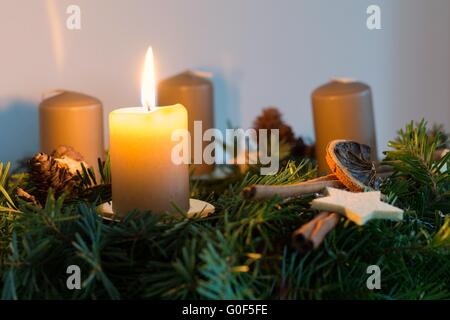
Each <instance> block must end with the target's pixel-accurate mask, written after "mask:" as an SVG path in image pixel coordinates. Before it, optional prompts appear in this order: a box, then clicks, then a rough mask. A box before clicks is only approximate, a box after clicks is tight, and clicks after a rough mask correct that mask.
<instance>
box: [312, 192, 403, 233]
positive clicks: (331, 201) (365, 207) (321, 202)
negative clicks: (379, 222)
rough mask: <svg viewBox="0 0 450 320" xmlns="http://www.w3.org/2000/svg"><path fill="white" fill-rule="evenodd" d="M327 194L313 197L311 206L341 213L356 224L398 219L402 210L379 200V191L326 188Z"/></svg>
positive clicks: (401, 215)
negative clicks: (374, 220) (375, 220)
mask: <svg viewBox="0 0 450 320" xmlns="http://www.w3.org/2000/svg"><path fill="white" fill-rule="evenodd" d="M327 193H328V195H327V196H326V197H323V198H318V199H314V200H313V201H312V202H311V207H312V208H314V209H317V210H322V211H332V212H337V213H340V214H343V215H344V216H346V217H347V218H348V219H349V220H351V221H353V222H355V223H356V224H359V225H363V224H365V223H366V222H368V221H370V220H372V219H388V220H395V221H400V220H402V219H403V210H401V209H399V208H397V207H394V206H391V205H390V204H387V203H385V202H382V201H381V200H380V198H381V192H380V191H370V192H349V191H345V190H340V189H335V188H327Z"/></svg>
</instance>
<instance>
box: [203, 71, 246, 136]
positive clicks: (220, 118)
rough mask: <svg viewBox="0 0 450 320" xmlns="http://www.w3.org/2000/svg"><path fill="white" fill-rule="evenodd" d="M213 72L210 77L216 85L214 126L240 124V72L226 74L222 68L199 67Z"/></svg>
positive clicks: (223, 127) (221, 127)
mask: <svg viewBox="0 0 450 320" xmlns="http://www.w3.org/2000/svg"><path fill="white" fill-rule="evenodd" d="M197 70H201V71H205V72H210V73H212V78H211V79H210V80H211V81H212V83H213V86H214V126H215V127H216V128H217V129H220V130H225V129H227V128H231V127H233V128H234V127H239V126H240V122H241V119H240V92H239V83H240V79H241V76H240V74H239V73H238V72H231V73H229V74H228V75H225V74H224V72H223V71H222V70H220V69H215V68H206V67H205V68H201V67H200V68H198V69H197Z"/></svg>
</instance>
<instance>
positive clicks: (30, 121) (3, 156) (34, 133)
mask: <svg viewBox="0 0 450 320" xmlns="http://www.w3.org/2000/svg"><path fill="white" fill-rule="evenodd" d="M38 149H39V120H38V109H37V106H36V104H35V103H33V102H31V101H26V100H22V99H14V98H13V99H6V100H2V101H0V162H3V163H6V162H8V161H10V162H11V164H12V166H13V167H16V168H17V167H18V166H20V165H22V164H23V162H24V161H25V159H29V158H31V157H32V156H33V154H35V153H36V152H37V151H38Z"/></svg>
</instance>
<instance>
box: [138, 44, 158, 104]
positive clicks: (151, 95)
mask: <svg viewBox="0 0 450 320" xmlns="http://www.w3.org/2000/svg"><path fill="white" fill-rule="evenodd" d="M141 103H142V107H144V109H146V110H148V111H151V110H154V109H155V108H156V85H155V65H154V62H153V50H152V47H148V50H147V54H146V56H145V66H144V71H143V73H142V83H141Z"/></svg>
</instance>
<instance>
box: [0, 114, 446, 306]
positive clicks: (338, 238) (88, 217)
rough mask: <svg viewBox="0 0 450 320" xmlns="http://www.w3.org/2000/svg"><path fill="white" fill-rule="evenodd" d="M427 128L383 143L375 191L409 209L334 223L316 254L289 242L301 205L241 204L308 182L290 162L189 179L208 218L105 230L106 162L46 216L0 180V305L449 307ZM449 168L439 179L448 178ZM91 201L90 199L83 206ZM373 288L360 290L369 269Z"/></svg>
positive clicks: (442, 224) (438, 171)
mask: <svg viewBox="0 0 450 320" xmlns="http://www.w3.org/2000/svg"><path fill="white" fill-rule="evenodd" d="M426 132H427V130H426V124H425V123H421V124H419V125H414V124H410V125H408V126H407V128H406V129H405V130H404V131H401V132H400V133H399V137H398V139H397V140H395V141H393V142H391V143H390V147H391V148H392V150H390V151H388V152H387V157H386V163H387V164H389V165H392V166H393V167H394V169H395V173H394V175H393V176H392V177H391V178H389V179H388V180H387V181H386V182H385V183H384V185H383V192H384V193H385V194H387V195H389V198H390V199H391V200H395V201H396V204H397V205H400V206H401V207H402V208H404V209H405V210H406V212H405V219H404V221H402V222H391V221H372V222H370V223H369V224H367V225H366V226H364V227H360V226H356V225H355V224H353V223H352V222H350V221H348V220H346V219H345V218H342V219H341V221H340V223H339V224H338V226H337V228H336V229H335V230H334V231H332V232H331V233H330V234H329V235H328V236H327V238H326V239H325V241H324V243H323V245H322V246H321V247H320V248H319V249H318V250H316V251H313V252H310V253H308V254H306V255H303V256H302V255H299V254H298V253H296V252H295V251H294V250H292V248H291V246H290V235H291V232H292V231H293V230H295V229H296V228H297V227H299V226H300V225H302V224H304V223H306V222H307V221H309V220H310V219H311V218H312V217H313V215H314V214H315V213H314V211H313V210H311V208H310V206H309V203H310V201H311V199H312V197H311V196H309V197H302V198H297V199H291V200H288V201H282V200H281V199H279V198H278V197H274V198H272V199H269V200H267V201H261V202H248V201H244V199H243V198H242V196H241V191H242V189H243V188H244V187H245V186H247V185H250V184H253V183H260V184H286V183H293V182H297V181H302V180H306V179H309V178H311V177H314V176H315V175H316V171H315V168H314V166H312V165H311V163H310V162H309V161H306V160H303V161H297V162H294V161H289V162H287V163H286V164H285V165H284V167H283V168H282V169H281V170H280V172H279V173H278V174H277V175H274V176H266V177H263V176H259V174H258V173H257V172H254V171H250V172H248V173H247V174H245V175H242V174H241V173H240V171H239V170H238V169H237V168H233V173H232V174H231V176H230V177H229V178H227V179H224V180H222V181H195V182H194V181H193V182H192V186H191V196H192V197H195V198H199V199H203V200H207V201H210V202H211V203H212V204H214V205H215V207H216V212H215V213H214V214H213V215H211V216H209V217H207V218H200V217H194V218H191V219H188V218H186V217H185V216H182V215H180V216H177V217H174V216H161V215H154V214H151V213H147V212H130V214H129V215H128V216H127V217H126V218H125V219H124V221H122V222H114V221H107V220H104V219H103V218H102V217H100V216H99V215H98V214H97V204H98V203H100V202H102V201H105V200H107V199H110V197H111V195H110V183H111V180H110V174H109V164H108V162H106V163H105V164H103V163H101V166H100V168H101V170H100V171H101V172H102V178H101V181H96V180H94V179H92V178H93V177H92V173H89V172H88V171H86V172H85V170H82V171H83V172H80V175H81V176H82V178H83V179H84V180H83V181H84V187H83V188H84V190H85V191H86V192H87V193H80V196H79V199H75V201H74V200H73V199H72V200H70V201H68V200H67V199H65V197H64V196H63V197H60V198H58V199H55V198H54V196H53V194H52V192H49V196H48V198H47V201H46V204H45V206H44V207H43V208H41V207H38V206H35V205H32V204H30V203H28V202H25V201H23V200H21V199H19V198H16V197H15V196H14V194H15V188H17V187H18V186H24V185H27V184H30V183H31V182H30V181H28V180H27V176H26V175H21V176H20V177H18V176H13V177H11V176H9V175H8V170H7V169H8V167H7V166H6V167H2V168H1V170H0V191H1V192H0V276H1V280H0V288H1V292H2V298H4V299H36V298H39V299H61V298H62V299H124V298H127V299H132V298H151V299H330V298H331V299H448V298H450V218H449V214H450V210H449V207H448V194H449V184H450V178H449V173H448V165H449V162H448V161H449V158H448V156H447V157H446V158H443V159H441V160H436V159H435V158H434V157H433V155H434V152H435V151H436V148H437V144H436V143H435V140H433V139H430V138H427V134H426ZM445 166H447V169H445V170H444V168H445ZM86 195H88V196H86ZM74 264H75V265H78V266H79V267H80V268H81V270H82V280H83V286H82V289H81V290H69V289H68V288H67V286H66V279H67V277H68V275H67V273H66V270H67V267H68V266H69V265H74ZM373 264H377V265H379V266H380V268H381V271H382V280H381V281H382V286H381V290H369V289H367V287H366V279H367V277H368V275H367V273H366V270H367V267H368V266H369V265H373Z"/></svg>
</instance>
